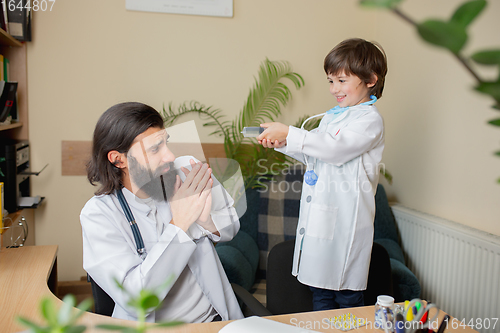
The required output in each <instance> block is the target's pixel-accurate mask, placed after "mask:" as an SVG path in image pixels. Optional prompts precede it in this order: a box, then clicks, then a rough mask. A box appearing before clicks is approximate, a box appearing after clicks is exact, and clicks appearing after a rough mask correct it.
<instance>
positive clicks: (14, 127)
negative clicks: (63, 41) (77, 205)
mask: <svg viewBox="0 0 500 333" xmlns="http://www.w3.org/2000/svg"><path fill="white" fill-rule="evenodd" d="M0 54H2V55H3V56H4V57H5V58H7V59H9V62H10V69H9V72H10V73H9V74H10V77H9V81H16V82H18V86H17V113H18V118H19V121H17V122H12V123H11V124H10V125H0V142H2V143H3V140H2V139H15V140H29V131H28V123H29V122H28V80H27V77H28V75H27V47H26V43H21V42H19V41H18V40H17V39H15V38H14V37H12V36H11V35H9V34H8V33H6V32H5V31H4V30H3V29H0ZM21 216H24V217H25V218H26V221H27V222H28V226H29V237H28V239H27V241H26V243H25V245H34V244H35V236H34V234H35V233H34V231H35V225H34V220H35V217H34V210H33V209H21V210H19V211H17V212H14V213H11V214H9V215H8V217H9V218H10V219H8V220H6V221H5V222H6V224H7V225H8V224H10V223H13V224H17V221H18V220H19V219H20V218H21ZM0 237H2V236H0ZM3 240H5V239H3Z"/></svg>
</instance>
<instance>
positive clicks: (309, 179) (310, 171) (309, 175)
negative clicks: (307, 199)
mask: <svg viewBox="0 0 500 333" xmlns="http://www.w3.org/2000/svg"><path fill="white" fill-rule="evenodd" d="M370 98H371V100H370V101H368V102H364V103H360V104H357V105H371V104H373V103H375V102H376V101H377V97H375V96H374V95H371V96H370ZM357 105H355V106H357ZM349 108H351V107H350V106H347V107H343V108H341V107H340V106H338V105H337V106H336V107H334V108H332V109H330V110H328V111H326V112H324V113H320V114H317V115H314V116H312V117H309V118H307V119H306V120H304V122H303V123H302V126H300V129H304V126H305V124H306V123H307V122H308V121H309V120H311V119H313V118H317V117H321V116H324V115H333V117H332V119H330V120H329V121H328V122H332V121H333V120H336V121H340V120H342V119H343V118H345V117H342V118H340V115H341V114H343V113H344V112H345V111H348V110H349ZM304 160H305V161H306V166H307V171H306V173H305V174H304V181H305V182H306V184H307V185H310V186H314V185H316V183H317V182H318V175H317V174H316V172H314V169H315V167H316V158H313V162H312V167H310V165H309V162H308V158H307V156H306V155H305V154H304Z"/></svg>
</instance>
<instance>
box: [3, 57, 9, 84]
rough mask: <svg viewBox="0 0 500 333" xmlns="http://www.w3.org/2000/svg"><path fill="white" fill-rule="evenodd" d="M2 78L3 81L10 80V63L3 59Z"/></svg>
mask: <svg viewBox="0 0 500 333" xmlns="http://www.w3.org/2000/svg"><path fill="white" fill-rule="evenodd" d="M3 77H4V79H3V80H4V81H9V79H10V61H9V59H8V58H5V57H3Z"/></svg>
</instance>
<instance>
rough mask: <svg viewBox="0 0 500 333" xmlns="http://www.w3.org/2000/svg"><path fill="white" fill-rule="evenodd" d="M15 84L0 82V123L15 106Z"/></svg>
mask: <svg viewBox="0 0 500 333" xmlns="http://www.w3.org/2000/svg"><path fill="white" fill-rule="evenodd" d="M16 92H17V82H5V81H0V122H2V121H4V120H5V119H7V117H8V116H9V114H10V113H11V111H12V110H13V109H14V108H15V104H16Z"/></svg>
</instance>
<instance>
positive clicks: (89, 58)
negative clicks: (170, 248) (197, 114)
mask: <svg viewBox="0 0 500 333" xmlns="http://www.w3.org/2000/svg"><path fill="white" fill-rule="evenodd" d="M459 3H460V1H455V0H447V1H444V2H439V4H438V5H436V3H435V2H434V1H432V0H418V1H417V0H407V1H406V3H404V4H403V6H402V8H403V10H405V11H407V12H408V14H409V15H410V16H412V17H414V18H416V19H423V18H426V17H428V16H445V17H447V16H449V15H450V14H451V11H452V9H453V8H455V7H456V6H457V5H458V4H459ZM489 7H490V8H488V10H487V11H486V12H485V13H483V15H482V16H481V17H480V18H479V20H478V21H477V22H475V23H474V25H473V29H472V34H473V36H474V38H473V39H472V40H471V42H470V43H469V45H468V47H467V52H466V53H469V52H470V51H472V50H476V49H477V48H479V47H483V46H484V47H486V46H498V45H500V36H499V35H498V34H497V33H493V32H492V31H499V28H500V23H499V22H498V20H497V16H498V15H497V13H498V12H499V11H500V4H499V3H498V2H497V1H492V2H491V3H490V4H489ZM350 37H361V38H365V39H369V40H377V41H378V42H380V43H381V44H382V45H383V47H384V48H385V50H386V53H387V55H388V60H389V74H388V77H387V83H386V88H385V91H384V97H383V98H382V99H381V100H380V101H379V102H378V103H377V104H378V107H379V109H380V110H381V112H382V114H383V116H384V118H385V124H386V151H385V155H384V163H385V164H386V165H387V168H388V169H389V170H390V171H391V173H392V174H393V176H394V184H393V185H392V186H388V185H386V189H387V191H388V192H389V193H390V195H391V197H392V198H393V199H395V200H398V201H400V202H401V203H403V204H405V205H407V206H409V207H412V208H416V209H419V210H422V211H424V212H427V213H431V214H435V215H438V216H440V217H444V218H447V219H451V220H454V221H457V222H460V223H463V224H466V225H470V226H473V227H476V228H478V229H482V230H485V231H488V232H491V233H493V234H496V235H500V224H498V223H497V222H498V221H499V216H500V205H499V204H498V201H499V199H500V185H497V184H495V180H496V179H497V178H498V177H500V159H499V158H495V157H494V156H493V155H492V153H493V152H494V151H496V150H499V149H500V147H499V141H500V140H498V137H499V133H500V131H498V130H496V129H495V128H493V127H492V126H489V125H486V124H485V122H486V121H487V120H489V119H491V118H493V117H494V116H496V115H498V114H495V112H493V111H491V109H490V108H489V106H490V104H491V102H490V101H489V100H488V99H487V98H485V97H482V96H480V95H478V94H477V93H474V92H472V91H471V89H470V87H471V85H472V84H473V83H474V82H473V80H472V79H471V78H470V77H469V76H468V74H467V73H466V72H465V71H464V70H463V69H462V68H461V67H460V65H459V64H458V63H457V62H456V61H455V60H454V59H453V58H452V57H451V56H449V55H448V54H446V53H445V52H443V51H442V50H439V49H437V48H434V47H431V46H428V45H427V44H425V43H423V42H422V41H420V40H419V38H418V37H417V36H416V33H415V31H414V30H413V29H412V28H411V27H410V26H408V25H407V24H406V23H405V22H403V21H401V20H400V19H399V18H397V17H395V16H393V15H392V14H390V13H386V12H383V11H376V10H365V9H361V8H359V6H358V5H357V2H356V1H345V0H315V1H314V2H310V1H304V0H272V1H264V0H253V1H242V0H234V17H233V18H216V17H203V16H189V15H174V14H161V13H144V12H133V11H126V10H125V1H123V0H120V1H98V0H87V1H78V2H77V1H58V2H56V3H55V5H54V8H53V11H52V12H38V13H36V14H35V16H34V26H33V42H31V43H30V44H29V46H28V81H29V86H28V89H29V110H30V140H31V145H32V161H33V163H32V164H33V168H34V169H35V170H36V169H37V168H41V167H42V166H43V165H45V164H46V163H50V165H49V168H48V169H47V170H45V171H44V172H43V173H42V174H41V175H40V176H39V177H33V178H35V179H34V180H33V193H34V194H39V195H43V196H45V197H46V202H45V204H44V205H42V207H41V208H39V209H37V210H36V243H37V244H38V245H43V244H58V245H59V255H58V258H59V279H60V280H75V279H79V277H80V276H82V275H84V271H83V269H82V268H81V267H82V260H81V257H82V252H81V247H82V244H81V243H82V242H81V229H80V224H79V212H80V210H81V208H82V207H83V205H84V204H85V202H86V201H87V200H88V199H89V198H90V197H91V196H92V193H93V191H94V190H95V189H94V188H92V187H91V186H90V185H89V184H88V182H87V181H86V179H85V177H83V176H64V177H63V176H61V141H64V140H91V136H92V131H93V129H94V126H95V123H96V121H97V119H98V117H99V116H100V115H101V114H102V113H103V112H104V111H105V110H106V109H107V108H108V107H110V106H111V105H113V104H115V103H118V102H123V101H140V102H144V103H147V104H150V105H151V106H153V107H155V108H157V109H158V110H160V109H161V108H162V107H163V105H168V103H169V102H174V103H177V104H179V103H181V102H184V101H190V100H197V101H200V102H202V103H204V104H206V105H213V106H214V107H217V108H221V109H222V110H224V111H225V112H226V114H228V116H229V119H232V118H233V117H234V116H235V115H236V114H237V113H238V112H239V110H240V109H241V108H242V106H243V103H244V101H245V99H246V97H247V94H248V91H249V89H250V87H251V86H252V85H253V82H254V75H256V74H257V70H258V67H259V64H260V63H261V61H262V60H264V59H265V58H266V57H268V58H269V59H271V60H287V61H289V62H290V63H291V64H292V66H293V68H294V70H295V71H296V72H298V73H299V74H301V75H302V76H303V77H304V79H305V81H306V85H305V87H304V88H302V89H301V90H300V91H295V90H294V91H293V95H294V97H293V101H292V103H291V104H290V105H289V106H288V107H287V108H286V109H284V113H285V114H284V115H283V116H282V119H281V120H282V121H283V122H286V123H294V122H295V121H296V119H298V118H299V117H300V116H301V115H303V114H314V113H320V112H324V111H325V110H328V109H329V108H331V107H332V106H334V105H335V103H334V100H333V98H332V97H331V96H330V95H329V93H328V85H327V83H326V78H325V74H324V72H323V59H324V56H325V55H326V54H327V53H328V51H329V50H330V49H331V48H333V47H334V46H335V45H336V44H337V43H338V42H340V41H341V40H343V39H345V38H350ZM486 73H487V74H488V75H493V74H494V75H496V72H493V71H491V72H486ZM189 119H195V118H187V117H186V120H189ZM198 123H199V122H198ZM209 131H210V130H208V129H204V128H201V127H199V132H200V136H201V138H202V141H203V142H222V141H221V140H220V139H219V138H215V137H212V136H208V133H209Z"/></svg>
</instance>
